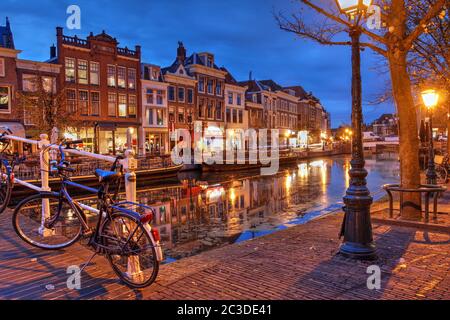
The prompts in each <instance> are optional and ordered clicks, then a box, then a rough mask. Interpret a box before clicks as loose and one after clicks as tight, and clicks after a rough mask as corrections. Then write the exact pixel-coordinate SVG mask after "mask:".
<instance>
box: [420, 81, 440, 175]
mask: <svg viewBox="0 0 450 320" xmlns="http://www.w3.org/2000/svg"><path fill="white" fill-rule="evenodd" d="M422 100H423V104H424V105H425V107H426V108H427V114H428V128H429V130H428V135H429V136H428V143H429V145H428V169H427V174H426V175H427V183H428V184H436V180H437V175H436V167H435V165H434V145H433V109H434V108H436V106H437V104H438V102H439V94H438V93H437V92H436V90H434V89H428V90H425V91H422Z"/></svg>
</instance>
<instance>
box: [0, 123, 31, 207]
mask: <svg viewBox="0 0 450 320" xmlns="http://www.w3.org/2000/svg"><path fill="white" fill-rule="evenodd" d="M9 134H12V131H11V130H10V129H9V128H8V127H5V131H4V132H3V133H1V134H0V144H1V146H0V148H1V151H0V213H2V212H3V211H5V210H6V208H7V207H8V205H9V203H10V201H11V194H12V189H13V187H14V168H15V167H16V166H17V165H19V164H21V163H22V162H24V161H25V157H20V156H19V155H18V154H10V153H8V152H7V149H8V147H9V145H10V140H9V139H6V138H4V137H5V136H6V135H9Z"/></svg>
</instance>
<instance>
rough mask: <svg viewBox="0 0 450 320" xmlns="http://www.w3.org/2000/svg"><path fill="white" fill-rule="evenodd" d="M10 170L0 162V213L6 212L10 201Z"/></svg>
mask: <svg viewBox="0 0 450 320" xmlns="http://www.w3.org/2000/svg"><path fill="white" fill-rule="evenodd" d="M11 193H12V183H11V170H10V168H9V167H7V166H6V165H5V163H4V162H3V161H2V160H0V213H2V212H3V211H5V210H6V208H7V207H8V205H9V201H10V200H11Z"/></svg>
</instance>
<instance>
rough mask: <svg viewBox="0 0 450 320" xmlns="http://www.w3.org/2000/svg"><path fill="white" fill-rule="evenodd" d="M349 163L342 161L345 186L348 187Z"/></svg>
mask: <svg viewBox="0 0 450 320" xmlns="http://www.w3.org/2000/svg"><path fill="white" fill-rule="evenodd" d="M349 171H350V163H348V162H346V163H344V178H345V188H348V187H349V186H350V175H349Z"/></svg>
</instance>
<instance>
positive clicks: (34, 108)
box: [16, 71, 80, 137]
mask: <svg viewBox="0 0 450 320" xmlns="http://www.w3.org/2000/svg"><path fill="white" fill-rule="evenodd" d="M27 81H28V83H27V86H28V87H27V88H24V90H23V91H18V92H17V100H18V108H17V109H16V116H17V117H18V119H23V120H24V123H25V125H27V126H29V127H33V128H34V129H36V130H33V131H36V132H33V133H34V135H36V136H37V135H39V134H40V133H46V134H48V136H49V137H50V136H51V133H52V129H53V128H55V127H56V128H58V129H59V130H62V131H64V130H66V129H67V128H69V127H74V126H77V125H78V124H79V120H78V119H79V114H80V112H79V110H78V109H77V108H76V104H74V105H69V104H68V103H67V101H68V100H67V90H66V89H65V88H62V89H60V90H58V91H57V90H56V79H55V78H52V77H46V76H44V75H42V73H41V72H39V71H37V72H36V74H35V75H34V77H33V78H30V79H27ZM75 102H76V100H74V103H75Z"/></svg>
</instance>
